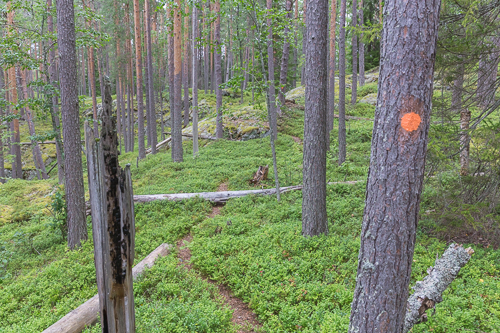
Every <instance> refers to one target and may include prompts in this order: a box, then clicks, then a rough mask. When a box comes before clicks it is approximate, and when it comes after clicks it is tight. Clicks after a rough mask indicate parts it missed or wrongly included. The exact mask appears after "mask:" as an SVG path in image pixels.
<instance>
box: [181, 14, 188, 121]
mask: <svg viewBox="0 0 500 333" xmlns="http://www.w3.org/2000/svg"><path fill="white" fill-rule="evenodd" d="M185 10H186V12H185V14H186V16H184V38H183V40H184V61H183V68H184V69H183V71H182V72H183V73H182V74H183V78H182V81H183V85H184V103H183V106H184V126H188V125H189V5H187V4H186V9H185Z"/></svg>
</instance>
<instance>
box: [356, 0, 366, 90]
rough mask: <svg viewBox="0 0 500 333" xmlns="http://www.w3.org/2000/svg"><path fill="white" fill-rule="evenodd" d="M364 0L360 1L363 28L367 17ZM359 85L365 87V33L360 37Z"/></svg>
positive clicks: (360, 18)
mask: <svg viewBox="0 0 500 333" xmlns="http://www.w3.org/2000/svg"><path fill="white" fill-rule="evenodd" d="M363 8H364V6H363V0H359V14H358V15H359V25H360V27H363V25H364V24H365V17H364V13H363ZM358 51H359V85H360V86H364V85H365V43H363V33H361V35H360V36H359V50H358Z"/></svg>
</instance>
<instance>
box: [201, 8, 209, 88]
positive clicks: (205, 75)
mask: <svg viewBox="0 0 500 333" xmlns="http://www.w3.org/2000/svg"><path fill="white" fill-rule="evenodd" d="M207 8H210V1H209V0H207ZM206 11H207V9H205V10H204V12H203V29H204V30H205V31H206V32H205V35H206V36H205V48H204V51H203V59H204V60H205V62H204V64H203V79H204V81H203V82H204V87H203V88H204V89H205V94H207V93H208V68H209V56H208V54H209V53H210V48H209V45H208V42H209V40H210V32H209V31H210V30H209V29H208V26H209V25H208V23H207V19H206V16H207V14H206Z"/></svg>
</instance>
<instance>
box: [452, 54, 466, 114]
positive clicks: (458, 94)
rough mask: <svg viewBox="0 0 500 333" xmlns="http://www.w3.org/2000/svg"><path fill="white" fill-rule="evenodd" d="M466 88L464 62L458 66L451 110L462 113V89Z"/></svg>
mask: <svg viewBox="0 0 500 333" xmlns="http://www.w3.org/2000/svg"><path fill="white" fill-rule="evenodd" d="M463 88H464V64H463V63H461V64H459V65H458V66H457V78H456V79H455V80H454V81H453V91H452V95H451V110H452V111H453V112H455V113H460V111H461V109H462V91H463Z"/></svg>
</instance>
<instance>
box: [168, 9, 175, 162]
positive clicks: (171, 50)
mask: <svg viewBox="0 0 500 333" xmlns="http://www.w3.org/2000/svg"><path fill="white" fill-rule="evenodd" d="M171 19H172V7H167V20H169V21H170V20H171ZM174 50H175V45H174V29H173V28H172V29H171V30H170V31H169V32H168V85H169V87H168V89H169V104H170V131H171V132H172V133H173V132H174V119H175V112H174V110H175V104H174V99H175V88H174V86H175V85H174ZM171 154H172V160H174V149H173V148H172V151H171Z"/></svg>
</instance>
